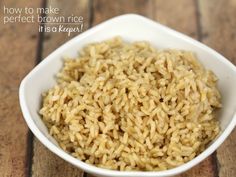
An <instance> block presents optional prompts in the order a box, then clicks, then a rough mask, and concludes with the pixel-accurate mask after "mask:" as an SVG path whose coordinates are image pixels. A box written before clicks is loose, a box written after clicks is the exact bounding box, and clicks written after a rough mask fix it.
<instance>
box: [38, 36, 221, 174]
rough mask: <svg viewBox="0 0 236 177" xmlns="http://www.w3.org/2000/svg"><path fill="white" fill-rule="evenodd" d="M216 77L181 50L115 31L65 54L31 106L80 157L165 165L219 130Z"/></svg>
mask: <svg viewBox="0 0 236 177" xmlns="http://www.w3.org/2000/svg"><path fill="white" fill-rule="evenodd" d="M216 82H217V78H216V76H215V75H214V73H213V72H211V71H208V70H206V69H205V68H204V67H203V66H202V65H201V64H200V63H199V62H198V61H197V59H196V58H195V56H194V55H193V54H192V53H191V52H189V51H181V50H157V49H155V48H153V47H152V46H151V45H150V44H149V43H147V42H143V41H140V42H134V43H126V42H123V41H122V39H121V38H120V37H116V38H113V39H110V40H107V41H103V42H99V43H93V44H89V45H87V46H86V47H84V48H83V49H82V50H81V52H80V54H79V56H78V58H67V59H65V62H64V66H63V69H62V70H61V71H60V73H59V74H58V75H57V84H56V85H55V86H54V87H53V88H51V89H49V90H48V91H47V92H45V93H44V94H43V105H42V108H41V110H40V111H39V112H40V114H41V115H42V120H43V121H44V123H45V124H46V126H47V127H48V129H49V132H50V134H51V135H52V136H53V137H54V138H55V139H56V141H57V142H58V144H59V145H60V146H61V148H62V149H63V150H65V151H66V152H68V153H70V154H71V155H73V156H74V157H76V158H78V159H80V160H82V161H84V162H86V163H89V164H93V165H96V166H98V167H102V168H108V169H114V170H135V171H151V170H152V171H156V170H166V169H170V168H174V167H176V166H179V165H181V164H183V163H186V162H188V161H189V160H191V159H193V158H194V157H196V156H197V155H198V154H199V153H201V152H202V151H203V150H204V149H205V148H206V147H207V145H208V144H209V143H210V142H211V141H212V140H213V139H214V138H215V137H216V136H217V135H218V134H219V132H220V127H219V123H218V121H217V119H216V116H215V110H216V109H217V108H220V107H221V103H220V94H219V91H218V89H217V88H216Z"/></svg>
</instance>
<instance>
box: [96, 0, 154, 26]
mask: <svg viewBox="0 0 236 177" xmlns="http://www.w3.org/2000/svg"><path fill="white" fill-rule="evenodd" d="M151 1H152V0H129V1H128V2H127V0H117V1H112V2H110V1H108V0H93V10H94V11H93V14H94V16H93V25H96V24H98V23H101V22H103V21H105V20H107V19H109V18H112V17H115V16H118V15H123V14H127V13H136V14H140V15H144V16H147V17H151V14H152V11H151V10H150V9H151Z"/></svg>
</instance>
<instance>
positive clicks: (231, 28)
mask: <svg viewBox="0 0 236 177" xmlns="http://www.w3.org/2000/svg"><path fill="white" fill-rule="evenodd" d="M199 7H200V13H201V26H202V32H203V36H202V40H203V42H204V43H206V44H207V45H209V46H210V47H212V48H214V49H215V50H216V51H218V52H220V53H221V54H223V55H224V56H225V57H227V58H228V59H229V60H230V61H231V62H233V63H234V64H236V55H235V51H236V18H235V17H236V0H228V1H224V0H208V1H205V0H199ZM235 140H236V130H234V131H233V132H232V133H231V135H230V136H229V137H228V138H227V140H226V141H225V142H224V143H223V144H222V145H221V147H220V148H219V149H218V150H217V159H218V168H219V169H218V170H219V176H220V177H233V176H236V168H235V167H236V165H235V160H236V148H235V147H236V141H235Z"/></svg>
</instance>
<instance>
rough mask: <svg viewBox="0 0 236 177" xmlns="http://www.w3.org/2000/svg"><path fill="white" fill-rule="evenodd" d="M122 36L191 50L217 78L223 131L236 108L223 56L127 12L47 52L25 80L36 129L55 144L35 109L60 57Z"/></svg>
mask: <svg viewBox="0 0 236 177" xmlns="http://www.w3.org/2000/svg"><path fill="white" fill-rule="evenodd" d="M117 35H119V36H121V37H122V38H123V39H124V40H126V41H129V42H132V41H138V40H146V41H148V42H150V43H151V44H152V45H153V46H154V47H156V48H174V49H184V50H190V51H193V52H194V53H195V54H196V55H197V57H198V59H199V60H200V61H201V63H202V64H203V65H204V66H205V67H206V68H207V69H210V70H212V71H213V72H214V73H215V74H216V75H217V77H218V78H219V81H218V88H219V90H220V92H221V95H222V104H223V107H222V109H221V110H220V111H219V113H218V119H219V121H220V126H221V129H222V131H224V130H225V129H226V128H227V126H228V125H229V123H230V121H231V120H232V118H233V115H234V113H235V111H236V101H235V98H236V92H235V86H236V69H235V67H234V66H233V65H232V64H231V63H230V62H228V61H226V59H225V58H224V57H223V56H221V55H219V54H218V53H216V52H214V51H213V50H212V49H209V48H208V47H206V46H204V45H202V44H200V43H199V42H197V41H195V40H193V39H191V38H189V37H186V36H185V35H182V34H180V33H178V32H175V31H173V30H171V29H169V28H167V27H164V26H162V25H160V24H157V23H154V22H152V21H150V20H148V19H146V18H144V17H140V16H136V15H127V16H121V17H117V18H114V19H112V20H110V21H108V22H105V23H102V24H101V25H99V26H97V27H95V28H92V29H91V30H88V31H87V32H84V33H82V34H81V35H79V36H77V37H75V38H74V39H72V40H70V41H69V42H67V43H65V44H64V45H63V46H61V47H60V48H59V49H57V50H56V51H54V52H53V53H52V54H51V55H49V56H48V57H47V58H46V59H45V60H44V61H43V62H41V63H40V64H39V65H38V66H37V67H36V68H34V69H33V70H32V71H31V73H30V74H29V75H28V76H27V77H26V78H25V79H24V81H23V82H24V87H23V91H22V93H23V95H24V96H23V99H24V101H25V104H26V108H27V111H28V112H29V114H30V116H31V118H32V119H33V121H34V123H35V124H36V126H37V127H38V129H39V130H40V131H41V132H42V133H43V134H44V135H45V136H46V137H47V138H48V139H50V140H51V141H52V142H53V143H54V144H55V145H57V143H56V142H55V140H54V139H53V138H52V137H51V136H50V135H49V134H48V131H47V129H46V127H45V126H44V124H43V122H42V121H41V118H40V116H39V114H38V111H39V109H40V106H41V94H42V93H43V92H45V91H47V90H48V89H49V88H51V87H52V86H53V85H54V84H55V83H56V82H55V75H56V73H58V71H59V70H60V69H61V67H62V64H63V61H62V58H63V56H70V57H74V56H77V54H78V51H79V50H80V49H81V48H82V47H83V46H84V45H86V44H88V43H91V42H96V41H101V40H105V39H109V38H112V37H114V36H117Z"/></svg>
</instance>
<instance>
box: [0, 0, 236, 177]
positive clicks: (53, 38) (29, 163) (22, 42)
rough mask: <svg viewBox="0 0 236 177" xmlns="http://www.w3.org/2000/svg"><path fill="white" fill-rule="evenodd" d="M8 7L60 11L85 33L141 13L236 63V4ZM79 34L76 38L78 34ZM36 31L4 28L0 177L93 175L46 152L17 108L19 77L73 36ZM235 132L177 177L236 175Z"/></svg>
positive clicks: (55, 0)
mask: <svg viewBox="0 0 236 177" xmlns="http://www.w3.org/2000/svg"><path fill="white" fill-rule="evenodd" d="M3 5H5V6H9V7H25V6H28V7H40V6H44V7H49V6H53V7H58V8H60V9H61V11H60V12H61V14H63V15H64V16H68V15H71V14H74V15H81V16H83V17H84V30H86V29H88V28H90V27H91V26H94V25H96V24H98V23H100V22H102V21H104V20H106V19H109V18H111V17H113V16H116V15H120V14H124V13H138V14H141V15H144V16H147V17H149V18H151V19H153V20H156V21H158V22H160V23H162V24H165V25H167V26H169V27H171V28H173V29H176V30H178V31H180V32H182V33H185V34H187V35H189V36H191V37H193V38H195V39H197V40H199V41H202V42H203V43H205V44H207V45H209V46H210V47H212V48H214V49H215V50H217V51H219V52H220V53H221V54H223V55H224V56H226V57H227V58H229V59H230V60H231V62H233V63H235V64H236V53H235V51H236V0H226V1H225V0H179V1H174V0H169V1H166V0H129V1H127V0H117V1H109V0H72V1H63V2H62V1H59V0H48V1H47V2H46V1H45V0H34V1H16V0H8V1H0V7H1V13H0V17H1V19H2V16H3V11H2V9H3ZM74 35H76V34H74ZM72 37H73V35H72V36H70V37H68V36H67V35H66V34H64V33H44V34H42V33H40V34H39V33H38V24H37V23H34V24H10V25H9V24H7V25H3V23H2V21H1V25H0V141H1V143H0V177H10V176H12V177H21V176H29V177H31V176H32V177H82V176H87V177H88V176H90V175H89V174H84V173H83V172H82V171H80V170H78V169H77V168H75V167H73V166H72V165H70V164H68V163H67V162H65V161H64V160H62V159H60V158H58V157H57V156H56V155H54V154H53V153H51V152H50V151H48V150H47V149H46V148H45V147H44V146H43V145H42V144H41V143H40V142H39V141H38V140H37V139H36V138H33V136H32V134H31V133H29V132H28V129H27V127H26V124H25V122H24V121H23V118H22V115H21V111H20V108H19V104H18V86H19V83H20V81H21V79H22V78H23V77H24V75H26V73H28V72H29V71H30V69H32V68H33V66H34V65H35V63H36V62H38V61H39V60H41V59H43V58H44V57H46V56H47V55H48V54H49V53H51V52H52V51H53V50H55V49H56V48H57V47H59V46H60V45H61V44H63V43H64V42H65V41H67V40H69V39H70V38H72ZM235 147H236V130H234V131H233V132H232V134H231V135H230V137H229V138H228V139H227V140H226V141H225V142H224V143H223V145H222V146H221V147H220V148H219V149H218V150H217V152H215V153H214V154H213V155H212V156H210V157H209V158H207V159H206V160H205V161H203V162H202V163H200V164H199V165H198V166H196V167H194V168H192V169H191V170H189V171H187V172H185V173H183V174H181V175H179V176H178V177H235V176H236V165H235V163H234V162H235V161H236V148H235Z"/></svg>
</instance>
